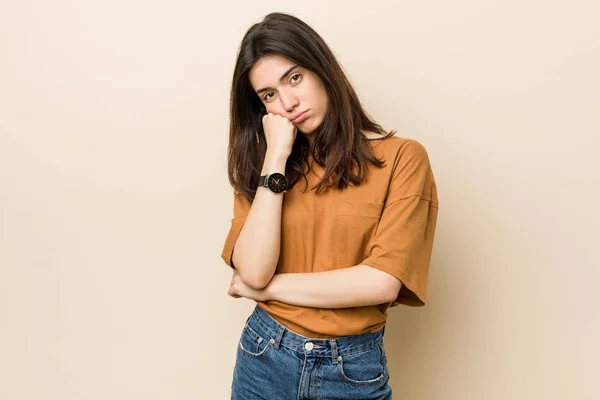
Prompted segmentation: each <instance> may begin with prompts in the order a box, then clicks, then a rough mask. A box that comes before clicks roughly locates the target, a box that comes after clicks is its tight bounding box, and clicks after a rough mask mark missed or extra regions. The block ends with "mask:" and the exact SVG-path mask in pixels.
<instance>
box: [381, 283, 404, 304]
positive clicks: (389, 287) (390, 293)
mask: <svg viewBox="0 0 600 400" xmlns="http://www.w3.org/2000/svg"><path fill="white" fill-rule="evenodd" d="M401 288H402V282H401V281H400V279H398V278H395V277H393V279H390V280H388V282H387V283H386V285H385V289H386V290H384V291H383V292H384V293H387V296H386V302H388V303H391V302H393V301H395V300H396V299H397V298H398V294H399V293H400V289H401Z"/></svg>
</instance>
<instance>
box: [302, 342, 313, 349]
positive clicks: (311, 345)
mask: <svg viewBox="0 0 600 400" xmlns="http://www.w3.org/2000/svg"><path fill="white" fill-rule="evenodd" d="M313 347H314V345H313V343H312V342H306V343H305V344H304V349H306V350H308V351H311V350H312V349H313Z"/></svg>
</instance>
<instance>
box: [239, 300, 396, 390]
mask: <svg viewBox="0 0 600 400" xmlns="http://www.w3.org/2000/svg"><path fill="white" fill-rule="evenodd" d="M384 332H385V327H384V328H383V329H380V330H379V331H378V332H373V333H371V332H366V333H362V334H360V335H354V336H344V337H338V338H331V339H319V338H308V337H305V336H302V335H299V334H298V333H296V332H293V331H291V330H289V329H288V328H286V327H285V326H284V325H281V324H280V323H279V322H277V321H276V320H274V319H273V318H272V317H271V316H270V315H269V314H268V313H267V312H266V311H264V310H263V309H262V308H260V307H259V306H258V305H256V307H255V308H254V311H253V312H252V314H251V315H250V316H249V317H248V319H247V320H246V323H245V325H244V328H243V330H242V334H241V337H240V341H239V344H238V348H237V355H236V363H235V367H234V370H233V382H232V385H231V398H232V400H259V399H260V400H338V399H339V400H342V399H343V400H363V399H365V400H367V399H369V400H391V399H392V388H391V387H390V386H389V384H388V381H389V372H388V369H387V358H386V354H385V349H384V346H383V335H384Z"/></svg>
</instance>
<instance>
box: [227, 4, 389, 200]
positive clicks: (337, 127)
mask: <svg viewBox="0 0 600 400" xmlns="http://www.w3.org/2000/svg"><path fill="white" fill-rule="evenodd" d="M272 54H278V55H281V56H283V57H285V58H287V59H288V60H290V61H291V62H293V63H295V64H297V65H299V66H300V67H302V68H305V69H307V70H309V71H311V72H313V73H314V74H316V75H317V76H318V77H319V78H320V79H321V80H322V81H323V85H324V87H325V90H326V93H327V96H328V108H327V112H326V115H325V118H324V120H323V122H322V123H321V125H320V126H319V127H318V128H317V130H316V131H315V132H314V134H315V139H314V142H313V146H312V148H311V147H310V146H309V142H308V139H306V137H305V136H304V135H303V134H302V133H301V132H298V133H297V134H296V140H295V142H294V144H293V147H292V152H291V154H290V156H289V158H288V160H287V163H286V171H285V175H286V177H287V178H288V180H289V187H292V186H293V185H295V184H296V182H297V181H298V180H299V179H300V178H301V177H304V179H305V181H306V184H307V186H308V180H307V179H306V175H305V174H304V165H305V163H306V160H307V157H308V155H309V154H311V155H312V157H313V160H314V162H316V163H318V164H319V165H320V166H322V167H324V169H325V173H324V176H323V178H322V180H321V181H320V182H319V183H318V184H317V185H316V186H314V187H313V188H316V193H317V194H318V193H320V192H321V191H322V190H324V189H325V190H327V189H328V188H329V187H332V186H335V187H337V189H344V188H346V187H347V186H348V185H349V184H352V185H359V184H360V183H361V182H363V181H364V180H365V179H366V172H367V162H370V163H372V164H373V165H375V166H376V167H378V168H381V167H382V166H384V161H383V160H379V159H378V158H377V157H376V156H375V154H374V153H373V150H372V149H371V145H370V144H369V143H367V140H368V139H367V138H366V137H365V136H364V135H363V134H362V133H361V130H365V131H368V132H376V133H379V134H380V135H383V136H384V137H382V138H381V139H387V138H388V137H390V136H393V135H394V133H395V132H394V131H391V132H389V133H387V132H386V131H384V129H383V128H382V127H381V125H379V124H378V123H376V122H375V121H373V120H372V118H371V117H370V116H369V115H368V114H367V112H366V111H365V110H364V109H363V107H362V105H361V103H360V101H359V99H358V96H357V95H356V92H355V90H354V88H353V87H352V85H351V84H350V82H349V80H348V78H347V77H346V75H345V73H344V71H343V70H342V67H341V65H340V64H339V62H338V61H337V59H336V58H335V56H334V55H333V53H332V51H331V50H330V49H329V47H328V46H327V44H326V43H325V41H324V40H323V39H322V38H321V36H319V34H318V33H317V32H316V31H315V30H313V29H312V28H311V27H310V26H309V25H307V24H306V23H305V22H303V21H301V20H300V19H298V18H297V17H294V16H292V15H289V14H284V13H278V12H275V13H271V14H268V15H267V16H266V17H264V19H263V21H262V22H259V23H256V24H254V25H252V26H251V27H250V28H249V29H248V30H247V32H246V33H245V35H244V37H243V39H242V42H241V44H240V46H239V51H238V56H237V60H236V63H235V68H234V71H233V81H232V84H231V97H230V125H229V147H228V176H229V182H230V183H231V185H232V186H233V188H234V189H235V190H237V191H238V192H241V193H242V194H243V195H244V196H246V198H248V199H249V200H250V201H252V200H253V199H254V196H255V194H256V189H257V185H258V178H259V175H260V172H261V170H262V165H263V162H264V158H265V154H266V151H267V142H266V139H265V136H264V131H263V126H262V116H263V115H264V114H265V113H266V108H265V107H264V105H263V104H262V101H261V100H260V98H259V96H258V95H257V94H256V92H254V90H253V89H252V85H251V84H250V79H249V76H248V75H249V71H250V69H251V68H252V67H253V66H254V64H255V63H256V62H257V61H258V60H260V59H261V57H263V56H266V55H272ZM378 140H379V139H378ZM308 168H309V170H308V171H310V166H308ZM330 181H331V182H330ZM328 182H329V183H328ZM305 190H306V189H305Z"/></svg>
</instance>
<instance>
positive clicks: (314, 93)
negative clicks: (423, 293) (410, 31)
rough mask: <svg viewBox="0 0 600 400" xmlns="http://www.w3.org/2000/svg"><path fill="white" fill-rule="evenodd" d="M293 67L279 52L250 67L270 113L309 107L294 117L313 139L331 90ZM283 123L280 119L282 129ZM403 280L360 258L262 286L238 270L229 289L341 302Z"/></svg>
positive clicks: (387, 293)
mask: <svg viewBox="0 0 600 400" xmlns="http://www.w3.org/2000/svg"><path fill="white" fill-rule="evenodd" d="M293 67H294V63H292V62H290V61H289V60H288V59H286V58H285V57H282V56H280V55H269V56H265V57H263V58H262V59H261V60H259V61H258V62H257V63H256V64H255V65H254V66H253V68H252V69H251V70H250V72H249V78H250V83H251V85H252V87H253V89H254V91H255V92H258V93H257V95H258V96H259V97H260V99H261V101H262V102H263V104H264V105H265V107H266V110H267V113H270V114H275V115H279V116H282V117H285V118H287V119H288V120H291V119H293V118H294V117H295V116H297V115H298V114H300V113H302V112H304V111H306V110H309V111H308V114H307V115H308V118H307V119H305V120H304V121H301V122H298V123H294V122H293V121H292V124H294V126H295V127H296V128H297V130H298V131H299V132H301V133H302V134H304V135H306V137H307V139H308V140H309V142H312V141H313V140H314V132H315V131H316V129H317V128H318V127H319V125H320V124H321V122H322V121H323V119H324V118H325V114H326V112H327V104H328V96H327V92H326V90H325V88H324V86H323V82H322V81H321V79H320V78H319V77H318V76H317V75H315V74H314V73H312V72H311V71H308V70H306V69H304V68H302V67H295V68H293ZM280 78H281V79H280ZM262 89H264V90H262ZM271 126H272V127H276V126H277V125H271ZM284 126H285V124H280V125H279V127H280V128H279V129H283V128H284ZM277 132H280V131H277ZM362 133H363V134H364V135H365V136H367V137H368V138H377V137H380V136H379V135H378V134H376V133H372V132H365V131H363V132H362ZM277 136H278V135H274V136H273V137H275V138H277ZM269 145H271V143H269ZM283 147H285V146H283ZM288 147H289V146H288ZM339 282H344V285H340V284H339ZM401 286H402V284H401V282H400V281H399V280H398V279H397V278H395V277H394V276H392V275H390V274H388V273H386V272H383V271H381V270H378V269H375V268H372V267H370V266H366V265H360V264H359V265H355V266H350V267H348V268H343V269H340V270H334V271H326V272H313V273H293V274H275V275H274V276H273V278H272V279H271V281H270V282H269V284H268V285H267V286H266V287H265V288H263V289H254V288H252V287H249V286H248V285H246V284H245V283H244V282H243V281H242V279H241V277H240V275H239V273H238V271H237V270H234V273H233V277H232V279H231V282H230V287H229V290H228V292H227V294H228V295H229V296H231V297H234V298H240V297H244V298H248V299H252V300H257V301H268V300H278V301H281V302H285V303H288V304H294V305H299V306H307V307H317V308H340V307H357V306H366V305H373V304H381V303H386V302H391V301H392V300H394V299H395V298H396V296H397V294H398V291H399V290H400V287H401Z"/></svg>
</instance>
